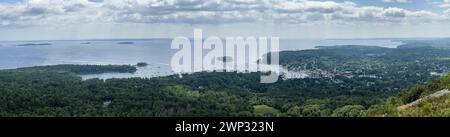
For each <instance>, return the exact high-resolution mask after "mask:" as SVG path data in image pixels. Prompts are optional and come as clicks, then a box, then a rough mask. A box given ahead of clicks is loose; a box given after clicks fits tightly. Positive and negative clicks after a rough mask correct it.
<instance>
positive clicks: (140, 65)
mask: <svg viewBox="0 0 450 137" xmlns="http://www.w3.org/2000/svg"><path fill="white" fill-rule="evenodd" d="M136 66H137V67H146V66H148V63H146V62H139V63H137V64H136Z"/></svg>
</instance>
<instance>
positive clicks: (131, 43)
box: [117, 42, 134, 45]
mask: <svg viewBox="0 0 450 137" xmlns="http://www.w3.org/2000/svg"><path fill="white" fill-rule="evenodd" d="M117 44H119V45H133V44H134V42H118V43H117Z"/></svg>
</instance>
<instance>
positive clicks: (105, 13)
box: [0, 0, 450, 27]
mask: <svg viewBox="0 0 450 137" xmlns="http://www.w3.org/2000/svg"><path fill="white" fill-rule="evenodd" d="M385 2H394V0H389V1H385ZM396 2H408V1H406V0H396ZM445 3H450V1H449V0H444V2H443V7H445V5H444V4H445ZM0 11H1V12H0V26H1V27H5V26H30V25H61V24H63V25H66V24H82V23H154V24H158V23H182V24H228V23H242V22H243V23H252V22H259V23H261V22H262V23H282V24H321V23H324V24H357V23H372V24H416V23H440V22H448V21H449V18H450V10H447V11H446V12H443V13H434V12H430V11H425V10H418V11H411V10H406V9H402V8H397V7H388V8H383V7H376V6H360V5H357V4H355V3H354V2H350V1H347V2H334V1H313V0H28V1H24V2H20V3H13V4H11V3H10V4H6V3H3V4H1V3H0Z"/></svg>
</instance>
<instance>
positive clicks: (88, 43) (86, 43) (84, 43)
mask: <svg viewBox="0 0 450 137" xmlns="http://www.w3.org/2000/svg"><path fill="white" fill-rule="evenodd" d="M80 44H81V45H90V44H91V42H82V43H80Z"/></svg>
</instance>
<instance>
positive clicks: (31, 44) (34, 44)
mask: <svg viewBox="0 0 450 137" xmlns="http://www.w3.org/2000/svg"><path fill="white" fill-rule="evenodd" d="M48 45H52V43H26V44H19V45H16V46H48Z"/></svg>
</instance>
